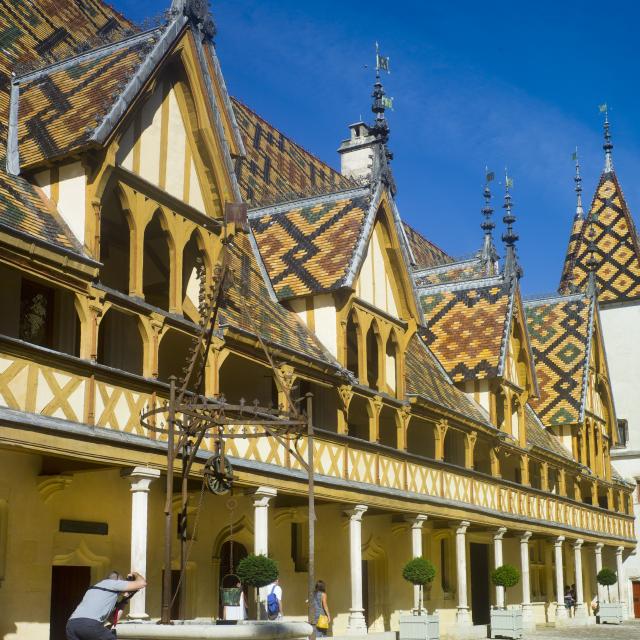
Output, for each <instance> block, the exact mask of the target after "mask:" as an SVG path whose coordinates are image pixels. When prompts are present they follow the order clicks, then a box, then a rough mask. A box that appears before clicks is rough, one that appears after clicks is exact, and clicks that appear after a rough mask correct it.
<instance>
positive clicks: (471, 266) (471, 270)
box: [412, 257, 487, 288]
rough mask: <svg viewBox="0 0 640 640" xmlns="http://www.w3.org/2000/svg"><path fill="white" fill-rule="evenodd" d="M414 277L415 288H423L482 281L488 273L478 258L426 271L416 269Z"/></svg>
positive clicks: (450, 263) (438, 266) (454, 262)
mask: <svg viewBox="0 0 640 640" xmlns="http://www.w3.org/2000/svg"><path fill="white" fill-rule="evenodd" d="M412 275H413V282H414V284H415V286H416V287H418V288H421V287H429V286H431V285H438V284H447V283H454V282H463V281H469V280H480V279H482V278H486V277H487V272H486V268H485V266H484V265H483V263H482V260H480V258H478V257H473V258H468V259H466V260H456V261H452V262H448V263H446V264H443V265H437V266H434V267H429V268H426V269H416V270H414V272H413V274H412Z"/></svg>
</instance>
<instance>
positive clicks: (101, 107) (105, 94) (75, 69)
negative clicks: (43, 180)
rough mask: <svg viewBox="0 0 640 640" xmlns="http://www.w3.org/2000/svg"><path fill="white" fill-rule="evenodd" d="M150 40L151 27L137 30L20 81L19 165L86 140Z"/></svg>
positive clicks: (53, 155)
mask: <svg viewBox="0 0 640 640" xmlns="http://www.w3.org/2000/svg"><path fill="white" fill-rule="evenodd" d="M154 42H155V37H154V35H153V33H150V34H147V35H145V36H142V37H141V36H136V37H133V38H130V39H128V40H125V41H124V42H120V43H118V44H115V45H112V46H110V47H107V48H106V49H105V50H104V51H102V52H91V54H89V55H88V56H86V57H80V58H77V59H72V60H70V61H69V62H68V63H67V64H65V65H64V66H63V67H62V68H58V67H53V68H51V70H50V72H49V73H47V70H46V69H45V70H43V71H42V72H40V73H39V74H38V75H37V76H36V77H35V78H34V79H29V78H28V77H27V79H26V80H25V81H24V82H20V84H19V87H20V90H19V100H18V105H19V112H18V113H19V115H18V151H19V156H20V167H21V169H24V168H28V167H32V166H33V165H37V164H39V163H42V161H44V160H50V159H53V158H56V157H59V156H63V155H66V154H68V153H70V152H71V151H78V150H80V149H82V148H83V147H84V146H85V145H87V144H88V143H89V142H90V139H91V135H92V133H93V132H94V130H95V128H96V127H97V126H98V125H99V124H100V122H101V120H102V118H103V117H104V116H105V115H106V114H107V113H108V112H109V110H110V109H111V107H112V106H113V104H114V102H115V101H116V100H117V99H118V96H119V94H120V92H121V90H122V88H124V86H125V85H126V83H127V82H128V81H129V80H130V79H131V77H132V76H133V75H134V74H135V71H136V70H137V68H138V67H139V65H140V63H141V62H142V61H143V60H144V59H145V57H146V56H147V54H148V52H149V51H150V49H151V47H152V46H153V44H154Z"/></svg>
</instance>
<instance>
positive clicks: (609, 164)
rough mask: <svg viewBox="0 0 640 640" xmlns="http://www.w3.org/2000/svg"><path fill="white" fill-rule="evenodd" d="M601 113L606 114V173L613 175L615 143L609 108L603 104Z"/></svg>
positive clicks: (604, 147)
mask: <svg viewBox="0 0 640 640" xmlns="http://www.w3.org/2000/svg"><path fill="white" fill-rule="evenodd" d="M599 109H600V113H604V144H603V145H602V148H603V149H604V172H605V173H611V172H612V171H613V158H612V156H611V151H612V150H613V143H612V142H611V131H610V130H609V107H608V106H607V105H606V104H601V105H600V107H599Z"/></svg>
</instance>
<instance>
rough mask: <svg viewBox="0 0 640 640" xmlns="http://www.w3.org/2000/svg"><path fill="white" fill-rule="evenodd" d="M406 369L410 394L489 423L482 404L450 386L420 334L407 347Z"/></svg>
mask: <svg viewBox="0 0 640 640" xmlns="http://www.w3.org/2000/svg"><path fill="white" fill-rule="evenodd" d="M405 369H406V373H405V376H406V389H407V393H408V394H415V395H418V396H421V397H423V398H425V399H427V400H429V401H431V402H434V403H436V404H438V405H440V406H441V407H444V408H446V409H451V410H452V411H455V412H456V413H459V414H462V415H464V416H466V417H467V418H471V419H472V420H477V421H478V422H482V423H483V424H489V417H488V416H487V415H486V414H485V413H484V411H483V410H482V409H481V408H480V406H479V405H477V404H476V403H475V402H472V401H471V400H469V398H467V396H466V395H465V394H464V393H463V392H462V391H460V390H459V389H457V388H456V387H455V386H454V385H453V384H451V382H450V381H449V380H448V379H447V377H446V375H445V373H444V372H443V371H442V369H441V368H440V367H439V366H438V363H437V361H436V359H435V358H434V356H433V354H432V353H431V352H430V351H429V349H428V348H427V346H426V345H425V344H424V342H423V341H422V340H421V339H420V338H419V337H418V336H417V335H414V336H413V337H412V338H411V340H410V341H409V344H408V346H407V351H406V362H405Z"/></svg>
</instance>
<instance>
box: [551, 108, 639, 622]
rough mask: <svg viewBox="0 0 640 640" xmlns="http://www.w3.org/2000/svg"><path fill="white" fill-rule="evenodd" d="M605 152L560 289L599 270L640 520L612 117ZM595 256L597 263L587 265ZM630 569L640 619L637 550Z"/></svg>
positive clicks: (576, 225) (635, 248)
mask: <svg viewBox="0 0 640 640" xmlns="http://www.w3.org/2000/svg"><path fill="white" fill-rule="evenodd" d="M604 151H605V164H604V170H603V172H602V175H601V176H600V180H599V182H598V186H597V188H596V191H595V193H594V196H593V201H592V204H591V208H590V210H589V213H588V215H586V216H585V215H584V212H583V210H582V203H581V201H580V192H578V198H579V199H578V207H577V211H576V215H575V218H574V222H573V228H572V231H571V238H570V240H569V247H568V250H567V256H566V259H565V265H564V269H563V273H562V280H561V284H560V289H561V290H564V291H569V290H572V289H577V288H580V287H581V286H582V285H583V284H584V282H585V280H586V278H587V277H588V275H587V274H588V273H589V268H591V269H593V270H594V273H595V280H596V286H597V290H598V300H599V303H600V318H601V322H602V333H603V338H604V343H605V347H606V353H607V360H608V363H609V370H610V373H611V384H612V389H613V399H614V400H615V405H616V409H617V416H618V424H619V432H620V433H619V437H618V442H617V444H616V445H615V447H613V448H612V449H611V451H610V454H611V457H612V459H613V462H614V467H615V468H616V469H617V470H618V472H619V473H620V474H621V475H622V476H623V477H624V478H626V479H627V480H629V481H630V482H631V483H632V484H633V485H634V486H636V491H635V492H634V497H633V501H634V512H635V514H636V518H638V517H640V516H639V514H640V508H639V505H638V490H637V486H638V482H639V481H640V403H638V399H637V396H636V392H635V387H636V385H635V380H637V379H638V378H637V376H638V375H640V364H639V362H640V360H639V357H640V347H639V338H640V334H639V331H640V323H639V320H640V244H639V242H638V234H637V231H636V227H635V224H634V221H633V217H632V215H631V211H630V210H629V207H628V206H627V203H626V201H625V198H624V194H623V192H622V188H621V186H620V182H619V181H618V177H617V175H616V173H615V170H614V166H613V145H612V142H611V135H610V132H609V122H608V118H606V119H605V144H604ZM578 178H579V176H578ZM578 184H579V183H578ZM589 260H591V262H592V265H591V267H590V266H589V265H588V264H587V263H588V262H589ZM636 534H638V529H637V528H636ZM624 569H625V580H626V584H627V591H628V593H627V596H626V601H627V602H628V603H629V615H631V616H635V617H640V562H639V561H638V558H637V555H635V554H633V555H631V556H630V557H629V558H628V559H627V560H626V561H625V566H624Z"/></svg>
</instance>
